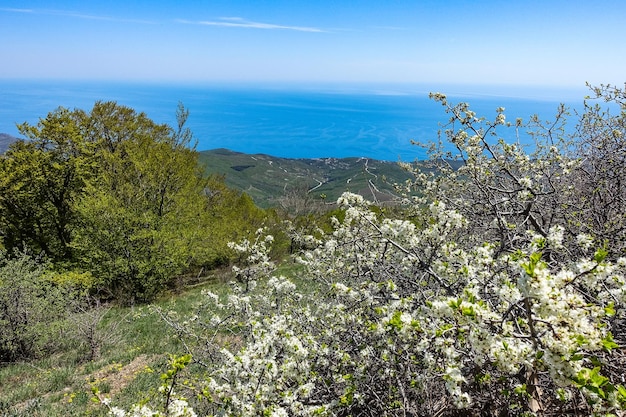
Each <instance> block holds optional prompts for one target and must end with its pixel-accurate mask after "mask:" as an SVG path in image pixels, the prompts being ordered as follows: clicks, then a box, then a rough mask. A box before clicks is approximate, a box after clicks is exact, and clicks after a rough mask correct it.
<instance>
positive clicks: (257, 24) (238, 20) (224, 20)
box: [178, 17, 326, 33]
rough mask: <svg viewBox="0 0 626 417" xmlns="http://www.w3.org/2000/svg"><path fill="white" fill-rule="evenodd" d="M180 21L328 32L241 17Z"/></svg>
mask: <svg viewBox="0 0 626 417" xmlns="http://www.w3.org/2000/svg"><path fill="white" fill-rule="evenodd" d="M178 22H180V23H188V24H196V25H204V26H221V27H231V28H248V29H268V30H294V31H297V32H318V33H319V32H326V30H324V29H320V28H316V27H308V26H288V25H277V24H274V23H262V22H253V21H250V20H246V19H243V18H241V17H220V18H219V19H217V20H204V21H193V22H192V21H188V20H178Z"/></svg>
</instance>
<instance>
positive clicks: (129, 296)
mask: <svg viewBox="0 0 626 417" xmlns="http://www.w3.org/2000/svg"><path fill="white" fill-rule="evenodd" d="M187 115H188V113H187V111H186V110H185V109H184V108H182V107H180V108H179V111H178V130H176V131H174V130H172V129H171V128H169V127H168V126H166V125H159V124H156V123H154V122H152V121H151V120H150V119H148V118H147V117H145V115H144V114H142V113H140V114H137V113H135V112H134V111H133V110H131V109H128V108H125V107H122V106H118V105H116V104H114V103H108V102H107V103H102V102H98V103H96V105H95V106H94V108H93V110H92V111H91V113H90V114H89V115H87V122H86V126H87V137H88V138H89V141H91V142H93V143H94V144H95V146H96V156H97V158H98V162H99V167H100V171H99V175H98V180H97V181H94V183H93V185H92V186H91V187H90V189H89V193H88V195H87V196H85V197H84V198H83V199H82V201H81V203H80V205H78V206H77V211H78V212H79V213H80V216H81V219H82V227H81V229H79V230H77V232H76V234H77V237H76V240H75V242H74V244H73V247H74V248H75V249H76V251H77V253H78V254H79V256H80V259H81V261H82V264H83V265H84V266H85V267H86V268H88V269H90V270H92V271H93V273H94V275H96V276H98V277H99V278H100V279H101V282H102V285H103V286H104V288H106V289H108V290H112V291H113V293H114V294H115V295H116V296H117V297H122V296H123V297H124V298H125V299H126V301H132V300H133V299H139V300H148V299H151V298H152V297H154V296H155V295H156V294H157V293H158V292H159V291H160V290H161V289H162V288H163V286H164V285H165V284H166V283H167V282H168V280H170V279H171V278H172V277H174V276H175V275H177V274H180V273H181V272H183V271H184V270H185V269H186V268H187V267H189V265H190V264H191V263H192V261H193V259H194V258H195V250H196V249H195V244H196V243H198V242H197V236H199V235H200V233H199V227H201V225H202V217H203V216H204V212H205V210H206V208H207V201H206V198H205V196H204V189H205V186H206V179H205V178H203V176H202V172H201V170H200V167H199V166H198V162H197V154H196V152H195V151H194V149H193V148H191V147H190V141H191V139H192V137H191V135H190V133H189V132H188V131H187V130H185V128H184V124H185V121H186V118H187Z"/></svg>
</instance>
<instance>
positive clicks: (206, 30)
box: [0, 0, 626, 88]
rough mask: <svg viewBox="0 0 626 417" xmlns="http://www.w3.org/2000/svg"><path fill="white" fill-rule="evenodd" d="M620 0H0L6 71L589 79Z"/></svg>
mask: <svg viewBox="0 0 626 417" xmlns="http://www.w3.org/2000/svg"><path fill="white" fill-rule="evenodd" d="M624 16H626V2H624V1H623V0H616V1H594V2H591V1H588V0H587V1H577V0H569V1H550V0H541V1H534V0H530V1H506V0H505V1H463V0H448V1H431V0H424V1H418V0H415V1H402V0H398V1H395V0H386V1H381V0H378V1H370V0H363V1H354V0H353V1H343V0H315V1H313V0H311V1H298V0H289V1H263V0H258V1H237V0H230V1H223V0H212V1H202V0H198V1H180V0H179V1H158V0H151V1H148V0H142V1H133V0H126V1H117V0H116V1H113V0H109V1H106V0H101V1H91V0H81V1H71V0H64V1H27V0H26V1H25V0H20V1H13V0H0V57H1V59H2V62H3V64H2V65H1V66H0V78H5V79H11V78H41V79H74V80H75V79H85V80H131V81H136V80H141V81H149V82H152V81H165V82H170V81H176V82H191V83H200V82H223V81H228V82H234V83H244V82H245V83H277V82H293V83H301V82H304V83H311V82H313V83H315V82H320V83H345V82H361V83H374V82H375V83H456V84H466V85H467V84H469V85H485V84H491V85H494V84H495V85H510V84H514V85H521V86H556V87H564V88H569V87H584V83H585V82H586V81H588V82H591V83H592V84H599V83H612V84H618V85H620V84H623V82H624V81H626V70H625V69H626V35H625V34H624V31H623V29H624V27H623V19H624Z"/></svg>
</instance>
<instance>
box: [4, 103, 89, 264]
mask: <svg viewBox="0 0 626 417" xmlns="http://www.w3.org/2000/svg"><path fill="white" fill-rule="evenodd" d="M18 128H19V130H20V132H21V133H22V134H23V135H25V136H26V137H27V138H28V141H18V142H14V143H13V144H12V145H11V146H10V148H9V150H8V151H7V152H6V153H5V154H4V155H2V156H1V157H0V236H1V238H2V242H3V244H4V247H5V248H6V249H7V250H9V251H12V250H13V249H15V248H20V249H25V248H29V249H30V250H32V251H36V252H43V253H44V254H45V255H47V256H48V257H49V258H50V259H52V260H55V261H58V260H65V259H69V258H71V245H70V243H71V239H72V229H73V227H74V225H75V222H76V220H77V219H76V216H75V212H74V211H73V209H72V208H73V205H74V204H75V203H76V202H77V201H78V200H79V199H80V198H81V196H82V195H83V194H84V191H85V188H86V186H87V184H88V182H89V181H90V180H91V178H92V177H93V173H94V166H93V158H92V155H93V154H92V151H91V147H90V146H89V144H88V143H86V142H85V141H84V140H83V136H82V133H81V131H82V129H81V125H80V123H79V120H78V119H77V118H76V114H75V113H73V112H70V111H69V110H67V109H64V108H59V109H57V110H55V111H53V112H51V113H50V114H48V116H47V117H46V118H45V119H41V120H40V121H39V123H38V124H37V125H30V124H28V123H24V124H22V125H20V126H18Z"/></svg>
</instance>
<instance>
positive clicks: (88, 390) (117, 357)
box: [0, 278, 228, 417]
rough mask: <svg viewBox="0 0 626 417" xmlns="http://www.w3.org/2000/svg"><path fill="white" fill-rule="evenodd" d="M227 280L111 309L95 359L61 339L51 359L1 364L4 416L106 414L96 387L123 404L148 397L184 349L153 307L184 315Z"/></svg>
mask: <svg viewBox="0 0 626 417" xmlns="http://www.w3.org/2000/svg"><path fill="white" fill-rule="evenodd" d="M223 280H224V278H219V279H216V278H212V279H209V280H207V281H205V282H204V283H203V284H201V285H196V286H194V287H193V288H189V289H186V290H185V291H183V292H181V293H179V294H175V293H170V294H165V295H164V296H162V297H161V298H160V299H159V300H158V301H157V302H155V303H154V304H152V305H144V306H138V307H128V308H125V307H111V308H109V309H108V311H107V312H106V314H105V315H104V316H103V317H102V319H101V320H100V323H99V326H98V331H99V332H101V333H103V334H105V335H107V337H108V340H105V343H104V344H103V346H102V348H101V350H100V354H99V356H98V357H97V358H96V359H94V360H91V361H86V360H85V359H84V358H85V357H86V352H85V349H86V348H85V347H84V346H81V345H80V344H78V343H62V344H63V345H64V346H63V348H61V349H59V352H56V353H54V354H52V355H50V356H48V357H45V358H40V359H36V360H32V361H29V362H18V363H11V364H4V365H2V366H0V417H9V416H10V417H22V416H24V417H25V416H50V417H56V416H58V417H61V416H63V417H65V416H94V417H95V416H106V415H107V413H108V410H107V408H106V407H105V406H103V405H102V404H100V403H99V402H98V401H97V399H96V398H95V396H94V390H97V392H99V395H100V396H101V397H111V398H112V399H113V401H114V402H115V403H116V404H117V405H120V406H122V407H128V406H130V405H131V404H135V403H138V402H140V401H141V400H144V399H145V398H146V397H147V396H149V395H150V394H151V393H155V392H156V390H157V388H158V386H159V384H160V382H161V381H160V378H159V375H160V373H162V372H164V371H165V370H166V369H167V366H168V358H169V356H168V355H169V354H170V353H183V347H182V346H181V345H180V343H179V341H178V339H177V338H176V337H175V335H174V334H173V333H172V331H171V330H170V329H169V328H168V327H167V325H166V324H165V323H164V322H163V320H162V319H161V317H160V316H159V315H158V314H156V313H155V311H154V307H160V308H161V309H163V310H171V311H175V312H177V313H178V314H180V315H186V314H188V313H190V312H191V311H193V309H194V306H195V305H197V303H198V302H199V301H201V300H202V290H204V289H210V290H211V291H213V292H216V293H221V292H224V291H226V289H227V288H228V286H227V285H224V284H223V283H222V281H223ZM65 345H67V346H65Z"/></svg>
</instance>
